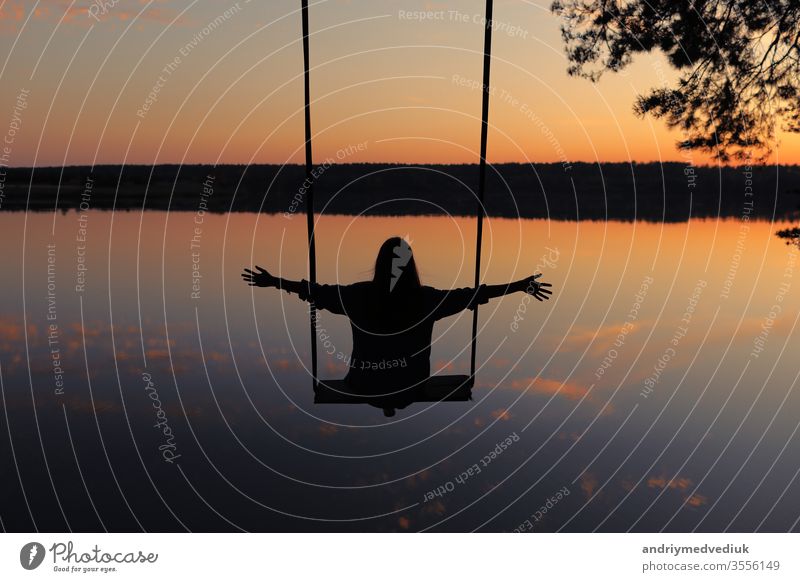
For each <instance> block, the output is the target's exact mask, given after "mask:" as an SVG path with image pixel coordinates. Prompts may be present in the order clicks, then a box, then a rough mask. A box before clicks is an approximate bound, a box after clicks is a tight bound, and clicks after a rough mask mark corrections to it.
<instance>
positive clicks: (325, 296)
mask: <svg viewBox="0 0 800 582" xmlns="http://www.w3.org/2000/svg"><path fill="white" fill-rule="evenodd" d="M255 268H256V269H257V270H258V272H255V271H251V270H250V269H245V270H244V273H242V279H244V281H245V283H247V284H248V285H250V286H251V287H275V288H277V289H283V290H284V291H287V292H289V293H296V294H297V295H298V296H299V297H300V299H302V300H303V301H311V300H313V301H314V303H315V304H316V306H317V308H318V309H326V310H328V311H330V312H332V313H338V314H346V308H345V299H344V295H347V297H352V295H351V294H348V289H350V287H351V286H347V285H344V286H342V285H320V284H318V283H317V284H315V285H309V284H308V281H306V280H305V279H304V280H302V281H291V280H290V279H284V278H282V277H276V276H274V275H272V274H271V273H269V272H268V271H267V270H266V269H262V268H261V267H259V266H258V265H256V267H255Z"/></svg>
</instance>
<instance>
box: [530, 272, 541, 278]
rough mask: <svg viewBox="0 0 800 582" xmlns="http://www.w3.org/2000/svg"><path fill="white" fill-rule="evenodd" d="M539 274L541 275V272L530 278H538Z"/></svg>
mask: <svg viewBox="0 0 800 582" xmlns="http://www.w3.org/2000/svg"><path fill="white" fill-rule="evenodd" d="M541 276H542V274H541V273H536V274H535V275H534V276H533V277H531V279H538V278H539V277H541Z"/></svg>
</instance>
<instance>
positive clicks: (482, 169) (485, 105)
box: [301, 0, 493, 388]
mask: <svg viewBox="0 0 800 582" xmlns="http://www.w3.org/2000/svg"><path fill="white" fill-rule="evenodd" d="M492 7H493V0H486V24H485V31H484V37H483V88H482V91H483V101H482V104H481V150H480V161H479V170H478V196H477V198H478V208H477V213H476V220H477V231H476V242H475V288H476V289H477V288H478V286H479V285H480V279H481V243H482V241H483V215H484V207H483V199H484V192H485V189H486V141H487V134H488V129H489V93H490V89H489V68H490V65H491V62H492ZM301 12H302V22H303V81H304V97H305V139H306V142H305V150H306V183H307V184H308V187H307V188H306V196H307V198H306V226H307V229H308V271H309V272H308V296H309V314H310V316H309V317H310V328H311V374H312V376H313V378H314V387H315V388H316V386H317V337H316V320H317V308H316V305H315V304H314V301H313V300H312V299H311V298H312V297H313V295H312V292H311V291H312V287H313V286H315V285H316V283H317V253H316V241H315V237H314V180H313V176H312V171H313V166H312V161H311V92H310V89H309V56H308V52H309V51H308V0H301ZM477 339H478V306H477V305H476V306H475V310H474V311H473V313H472V342H471V355H470V381H471V382H472V381H474V378H475V347H476V345H477Z"/></svg>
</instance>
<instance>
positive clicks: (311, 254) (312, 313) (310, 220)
mask: <svg viewBox="0 0 800 582" xmlns="http://www.w3.org/2000/svg"><path fill="white" fill-rule="evenodd" d="M301 12H302V20H303V93H304V98H305V134H306V182H305V183H306V184H308V187H307V188H306V228H307V230H308V301H309V321H310V327H311V375H312V376H313V378H314V388H316V386H317V333H316V331H317V327H316V322H317V306H316V304H315V303H314V299H313V297H314V295H313V293H312V288H313V287H314V286H315V285H316V284H317V245H316V241H315V239H314V180H313V176H312V174H311V173H312V171H313V170H314V168H313V166H312V163H311V90H310V88H309V74H308V69H309V66H308V62H309V58H308V0H302V4H301Z"/></svg>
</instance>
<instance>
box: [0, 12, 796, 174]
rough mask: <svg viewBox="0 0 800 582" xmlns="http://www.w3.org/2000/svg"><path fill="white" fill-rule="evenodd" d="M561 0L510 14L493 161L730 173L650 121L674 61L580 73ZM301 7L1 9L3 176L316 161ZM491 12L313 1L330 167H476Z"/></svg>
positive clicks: (322, 136)
mask: <svg viewBox="0 0 800 582" xmlns="http://www.w3.org/2000/svg"><path fill="white" fill-rule="evenodd" d="M549 5H550V1H549V0H537V1H535V2H532V1H526V0H507V1H504V0H497V1H496V2H495V8H494V21H495V25H496V29H495V32H494V36H493V62H492V78H491V85H492V87H493V92H492V99H491V104H490V119H489V121H490V131H489V142H488V144H489V145H488V159H489V161H490V162H492V163H501V162H534V163H538V162H557V163H573V162H577V161H584V162H597V161H602V162H628V161H637V162H650V161H682V162H684V163H693V164H697V165H700V164H708V163H714V162H713V160H712V159H711V158H710V157H709V156H708V155H705V154H702V153H698V152H692V153H685V152H681V151H679V150H678V149H677V148H676V147H675V143H676V141H677V140H678V139H679V138H680V135H679V134H678V133H676V132H674V131H669V130H668V129H667V128H666V126H665V125H664V123H663V122H662V121H660V120H657V119H653V118H650V117H646V118H639V117H637V116H635V115H634V114H633V112H632V105H633V103H634V100H635V98H636V96H637V95H639V94H641V93H643V92H646V91H647V90H648V89H650V88H652V87H654V86H659V85H664V84H665V83H670V82H671V81H672V80H674V78H675V72H674V71H672V70H670V68H669V66H668V65H667V64H666V62H665V61H664V59H663V58H662V57H661V56H660V55H659V54H656V53H654V54H650V55H642V56H640V57H639V58H637V60H636V61H635V62H634V63H633V65H631V66H630V67H629V68H628V69H626V70H625V71H624V72H622V73H618V74H607V75H605V76H604V77H603V78H602V79H601V81H600V82H598V83H592V82H590V81H588V80H585V79H580V78H574V77H570V76H568V75H567V72H566V71H567V61H566V58H565V56H564V47H563V43H562V41H561V37H560V32H559V20H558V19H557V18H556V17H555V16H554V15H553V14H552V13H551V12H550V10H549ZM299 7H300V2H299V1H296V0H292V1H285V0H269V1H266V0H263V1H262V0H249V1H248V0H238V1H231V0H218V1H213V2H212V1H210V0H174V1H173V0H149V1H148V0H94V1H89V0H38V1H35V0H28V1H25V2H21V1H19V0H0V86H1V87H2V92H1V93H0V132H2V133H4V135H5V137H6V139H5V140H4V141H5V147H6V150H4V158H5V159H4V160H2V163H4V164H5V165H9V166H60V165H84V164H86V165H93V164H120V163H125V164H148V165H149V164H156V163H185V164H192V163H209V164H217V163H235V164H248V163H278V164H283V163H300V162H302V159H303V117H302V106H303V83H302V71H303V69H302V66H303V65H302V45H301V28H300V13H299ZM483 13H484V2H483V0H477V1H476V0H464V1H459V2H423V1H408V0H406V1H393V0H363V1H358V0H352V1H346V0H311V1H310V16H309V19H310V27H311V32H312V36H311V40H310V42H311V67H312V71H311V94H312V95H311V96H312V100H313V103H312V131H313V135H314V157H315V160H316V161H317V162H318V163H323V162H324V161H326V160H330V161H336V162H340V163H343V162H399V163H471V162H476V161H477V159H478V147H479V137H480V101H481V92H480V90H479V88H477V87H479V85H480V79H481V73H482V71H481V67H482V46H483ZM476 85H477V87H476ZM6 128H7V131H4V129H6ZM779 138H780V142H779V144H778V147H777V148H776V151H775V155H774V157H773V161H778V162H780V163H789V164H792V163H794V164H796V163H800V137H799V136H797V135H794V134H779ZM9 140H10V142H11V143H9Z"/></svg>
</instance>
